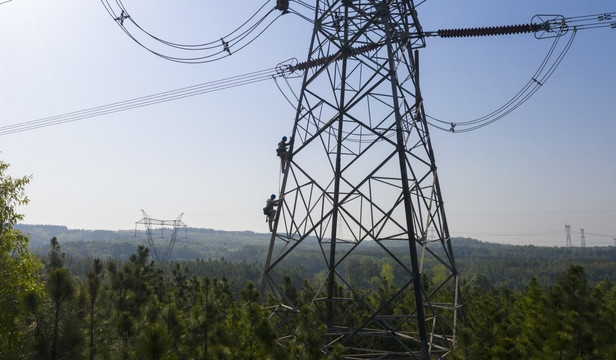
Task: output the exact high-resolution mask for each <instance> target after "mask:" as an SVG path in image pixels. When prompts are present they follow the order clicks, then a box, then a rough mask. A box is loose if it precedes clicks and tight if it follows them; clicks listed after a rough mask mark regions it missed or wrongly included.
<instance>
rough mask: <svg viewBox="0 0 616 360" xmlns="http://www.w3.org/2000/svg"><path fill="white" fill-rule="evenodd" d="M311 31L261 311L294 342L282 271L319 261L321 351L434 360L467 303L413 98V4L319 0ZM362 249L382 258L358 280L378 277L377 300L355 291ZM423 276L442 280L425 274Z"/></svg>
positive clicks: (417, 42)
mask: <svg viewBox="0 0 616 360" xmlns="http://www.w3.org/2000/svg"><path fill="white" fill-rule="evenodd" d="M314 24H315V26H314V31H313V35H312V41H311V45H310V50H309V55H308V59H307V60H306V62H303V63H299V64H296V65H293V66H288V68H287V69H286V70H288V71H291V72H296V73H297V72H301V70H303V71H304V72H303V76H304V78H303V84H302V88H301V92H300V95H299V104H298V106H297V112H296V117H295V123H294V127H293V132H292V138H291V145H290V148H289V154H288V156H287V161H286V166H285V167H284V177H283V182H282V190H281V195H282V196H281V200H282V201H280V203H279V205H278V207H277V213H276V220H275V223H274V231H273V233H272V237H271V242H270V247H269V251H268V255H267V260H266V265H265V273H264V282H263V287H262V292H263V295H264V296H263V298H264V301H265V302H266V304H267V305H268V306H270V307H269V309H271V311H272V317H274V318H276V319H277V320H278V321H279V322H278V324H279V330H280V331H281V332H282V334H283V335H285V334H286V335H290V336H293V335H294V334H295V333H296V332H297V331H298V325H297V318H298V317H297V316H295V315H297V314H299V312H300V309H298V306H297V304H296V303H295V302H296V301H295V300H294V299H293V298H294V297H293V296H290V295H289V294H287V293H285V290H284V289H285V286H284V285H283V281H282V280H281V278H282V275H281V274H282V273H283V272H284V269H285V266H287V265H289V266H292V265H293V263H294V260H293V258H294V256H302V255H304V254H305V252H304V251H312V252H313V253H314V252H315V250H316V252H317V253H318V254H320V255H319V259H320V263H319V264H314V266H315V267H316V266H319V265H320V266H321V269H322V272H321V274H322V275H323V276H322V278H321V280H320V283H319V287H318V288H317V289H315V290H316V291H315V294H314V296H313V298H312V300H311V303H310V308H311V309H312V310H314V311H316V313H317V314H318V316H320V319H321V320H322V322H323V323H324V324H325V326H326V334H325V335H324V336H323V351H324V352H331V351H332V349H334V348H338V349H340V346H342V348H343V349H344V350H343V358H346V359H360V358H361V359H368V358H370V359H376V358H378V359H400V358H417V359H432V358H440V357H442V356H445V355H446V354H447V353H449V352H450V351H451V349H452V348H453V345H454V341H455V334H456V324H457V322H458V321H459V320H460V318H461V317H460V316H461V315H462V304H461V301H460V294H459V283H458V281H459V275H458V271H457V270H456V265H455V262H454V256H453V252H452V245H451V241H450V235H449V230H448V227H447V221H446V218H445V212H444V209H443V200H442V197H441V191H440V187H439V181H438V177H437V168H436V165H435V161H434V154H433V151H432V146H431V143H430V136H429V133H428V127H427V123H426V118H425V113H424V111H423V104H422V98H421V93H420V88H419V76H418V64H419V61H418V54H417V50H416V49H417V48H421V47H424V46H425V42H424V38H423V37H422V35H421V33H422V30H421V27H420V25H419V21H418V18H417V13H416V12H415V8H414V4H413V1H401V0H390V1H367V0H343V1H335V0H318V1H316V10H315V18H314ZM428 234H430V235H428ZM366 252H372V253H373V254H377V255H380V256H384V257H386V258H387V259H388V264H389V265H388V266H383V267H381V266H380V265H379V267H378V268H376V269H373V270H371V272H370V273H369V274H368V275H367V276H368V277H377V278H378V279H381V280H379V281H380V287H379V290H378V292H377V293H378V294H379V296H378V298H375V297H374V295H373V296H371V297H368V295H367V293H366V292H365V291H364V289H362V288H360V286H357V285H356V284H357V283H358V282H360V281H362V278H361V277H362V276H363V277H364V278H363V280H368V279H366V278H365V277H366V274H365V272H366V271H370V270H369V269H364V268H363V265H364V262H362V256H363V255H365V254H366ZM389 266H391V267H389ZM429 269H432V270H433V273H437V276H431V277H427V276H426V277H423V276H422V275H424V273H425V272H427V271H426V270H429ZM434 269H436V270H434ZM310 308H309V309H310ZM303 326H304V325H303ZM304 327H305V326H304Z"/></svg>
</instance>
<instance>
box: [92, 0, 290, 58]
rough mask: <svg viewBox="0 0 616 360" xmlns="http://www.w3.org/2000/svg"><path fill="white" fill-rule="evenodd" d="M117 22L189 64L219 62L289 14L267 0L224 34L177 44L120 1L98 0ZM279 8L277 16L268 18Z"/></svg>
mask: <svg viewBox="0 0 616 360" xmlns="http://www.w3.org/2000/svg"><path fill="white" fill-rule="evenodd" d="M101 3H102V4H103V6H104V7H105V9H106V10H107V12H108V13H109V15H110V16H111V18H112V19H113V20H114V21H115V22H116V23H117V25H118V26H119V27H120V28H121V29H122V31H124V33H126V35H127V36H128V37H129V38H131V39H132V40H133V41H134V42H135V43H137V44H138V45H139V46H141V47H143V48H144V49H146V50H147V51H149V52H151V53H152V54H154V55H157V56H159V57H161V58H163V59H166V60H170V61H174V62H180V63H189V64H202V63H208V62H213V61H218V60H221V59H224V58H226V57H228V56H231V55H232V54H234V53H237V52H238V51H240V50H242V49H244V48H245V47H247V46H248V45H250V44H251V43H252V42H254V41H255V40H256V39H257V38H259V37H260V36H261V35H262V34H263V33H264V32H265V31H266V30H267V29H268V28H269V27H270V26H271V25H272V24H273V23H274V21H276V20H277V19H278V18H279V17H280V16H282V15H283V14H286V13H288V11H287V8H286V7H284V6H278V5H277V6H274V7H271V8H270V7H267V5H268V4H269V3H270V0H267V1H266V2H265V3H264V4H263V5H261V7H260V8H259V9H258V10H257V11H256V12H255V13H254V14H252V15H251V16H250V17H249V18H248V20H246V21H244V22H243V23H242V24H241V25H240V26H238V27H237V28H235V29H234V30H232V31H231V32H229V33H228V34H226V35H223V36H221V37H216V38H215V39H214V40H210V41H205V42H200V43H179V42H174V41H169V40H166V39H163V38H162V37H160V36H158V35H154V32H153V31H151V30H147V29H146V28H145V27H144V26H142V25H140V23H139V22H138V21H137V20H136V18H137V17H138V15H135V14H133V13H132V12H131V11H129V10H128V9H127V8H126V7H125V6H124V4H123V3H122V1H121V0H114V1H111V0H101ZM276 10H280V13H279V14H278V16H276V17H274V18H273V19H271V20H268V18H270V17H271V16H272V14H274V13H275V11H276Z"/></svg>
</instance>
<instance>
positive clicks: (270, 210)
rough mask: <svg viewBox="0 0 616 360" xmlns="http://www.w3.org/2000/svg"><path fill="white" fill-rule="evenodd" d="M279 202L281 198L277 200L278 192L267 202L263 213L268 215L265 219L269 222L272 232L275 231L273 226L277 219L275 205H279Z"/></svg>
mask: <svg viewBox="0 0 616 360" xmlns="http://www.w3.org/2000/svg"><path fill="white" fill-rule="evenodd" d="M279 202H280V200H276V194H272V196H270V198H269V199H267V201H266V202H265V207H264V208H263V214H264V215H265V216H266V218H265V221H266V222H267V223H268V224H269V229H270V232H272V231H274V229H273V227H272V225H273V223H274V220H275V219H276V209H274V207H276V206H278V203H279Z"/></svg>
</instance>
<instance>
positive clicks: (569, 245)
mask: <svg viewBox="0 0 616 360" xmlns="http://www.w3.org/2000/svg"><path fill="white" fill-rule="evenodd" d="M565 233H566V234H567V240H566V241H565V246H566V247H568V248H570V247H571V225H569V224H565Z"/></svg>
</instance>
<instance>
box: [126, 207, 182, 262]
mask: <svg viewBox="0 0 616 360" xmlns="http://www.w3.org/2000/svg"><path fill="white" fill-rule="evenodd" d="M141 212H142V213H143V219H141V220H139V221H137V222H136V223H135V236H137V225H141V224H143V225H145V230H146V233H147V235H148V245H149V247H150V249H151V250H152V252H153V253H154V256H155V257H156V261H158V262H163V261H165V260H167V259H168V258H169V256H170V255H171V252H172V251H173V246H174V245H175V241H176V239H177V234H178V229H179V228H182V227H183V228H184V230H185V231H188V230H187V227H186V224H184V222H183V221H182V216H183V215H184V214H180V215H179V216H178V217H177V218H176V219H175V220H157V219H153V218H151V217H150V216H148V214H147V213H146V212H145V211H144V210H143V209H142V210H141ZM153 225H154V226H160V238H161V239H164V230H165V227H167V228H169V227H171V237H170V239H169V241H168V242H167V243H165V242H164V241H163V242H162V244H161V245H163V249H159V247H158V246H157V245H156V243H155V242H154V239H153V235H152V232H153V228H152V226H153ZM154 230H158V229H154Z"/></svg>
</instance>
